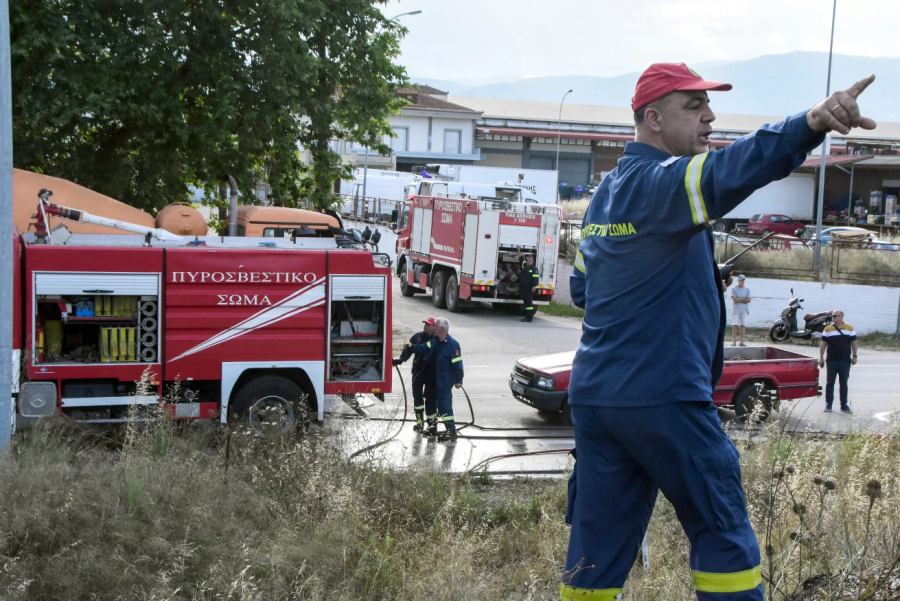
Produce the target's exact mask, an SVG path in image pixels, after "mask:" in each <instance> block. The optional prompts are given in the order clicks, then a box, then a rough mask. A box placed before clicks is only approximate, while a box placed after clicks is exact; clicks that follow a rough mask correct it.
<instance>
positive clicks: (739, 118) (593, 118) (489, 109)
mask: <svg viewBox="0 0 900 601" xmlns="http://www.w3.org/2000/svg"><path fill="white" fill-rule="evenodd" d="M448 100H449V101H450V102H452V103H454V104H457V105H462V106H464V107H467V108H469V109H471V110H475V111H480V112H481V113H482V118H481V119H480V120H479V125H486V126H491V125H493V126H500V127H503V126H506V127H520V128H521V127H526V128H529V129H531V128H537V129H549V128H550V126H549V125H548V124H552V125H553V126H555V125H556V123H557V121H558V120H559V119H560V116H559V115H560V107H559V103H556V102H543V101H536V100H500V99H495V98H465V97H462V96H450V97H448ZM782 119H784V117H783V116H782V117H774V116H764V115H733V114H727V113H720V114H717V115H716V121H715V123H714V124H713V126H714V128H715V129H716V130H718V131H719V132H728V133H733V134H740V135H743V134H747V133H750V132H752V131H756V130H757V129H759V128H760V127H761V126H762V125H764V124H766V123H774V122H776V121H780V120H782ZM501 121H506V123H501ZM529 121H530V122H536V123H534V124H528V123H523V122H529ZM595 128H602V129H603V130H606V133H630V132H633V131H634V113H633V112H632V110H631V109H630V108H625V107H616V106H598V105H591V104H564V105H563V107H562V131H563V132H566V131H571V132H575V131H592V130H593V129H595ZM610 128H612V129H610ZM615 130H620V131H615ZM564 135H565V134H564ZM832 139H833V140H834V142H835V143H838V144H841V143H845V142H846V141H851V142H853V141H858V142H862V143H877V142H882V143H888V144H900V123H894V122H882V123H879V124H878V127H877V128H876V129H874V130H872V131H867V130H864V129H854V130H853V131H851V132H850V134H848V135H847V136H840V135H833V136H832Z"/></svg>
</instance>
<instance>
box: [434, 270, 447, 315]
mask: <svg viewBox="0 0 900 601" xmlns="http://www.w3.org/2000/svg"><path fill="white" fill-rule="evenodd" d="M444 301H445V299H444V272H443V271H439V272H437V273H436V274H435V275H434V277H433V278H432V279H431V304H432V305H434V306H435V308H437V309H443V308H444V306H445V305H444Z"/></svg>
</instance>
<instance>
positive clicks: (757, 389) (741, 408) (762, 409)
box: [734, 384, 772, 425]
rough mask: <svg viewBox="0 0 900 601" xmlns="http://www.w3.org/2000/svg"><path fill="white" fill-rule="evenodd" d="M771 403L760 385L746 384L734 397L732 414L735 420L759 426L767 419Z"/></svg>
mask: <svg viewBox="0 0 900 601" xmlns="http://www.w3.org/2000/svg"><path fill="white" fill-rule="evenodd" d="M771 411H772V401H771V400H770V399H769V395H768V394H765V387H764V386H763V385H762V384H748V385H746V386H744V387H743V388H741V389H740V390H738V391H737V392H736V393H735V395H734V412H735V414H737V418H738V419H739V420H740V421H741V422H743V423H745V424H747V423H749V424H751V425H753V424H759V423H762V422H764V421H766V419H767V418H768V417H769V413H770V412H771Z"/></svg>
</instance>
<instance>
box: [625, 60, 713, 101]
mask: <svg viewBox="0 0 900 601" xmlns="http://www.w3.org/2000/svg"><path fill="white" fill-rule="evenodd" d="M730 89H731V84H730V83H719V82H717V81H706V80H705V79H703V78H702V77H700V74H699V73H697V72H696V71H694V70H693V69H691V68H690V67H688V66H687V65H685V64H684V63H654V64H652V65H650V66H649V67H647V69H646V70H645V71H644V72H643V73H641V76H640V77H639V78H638V82H637V85H635V86H634V96H632V98H631V110H633V111H637V110H639V109H642V108H644V107H645V106H647V105H648V104H650V103H651V102H655V101H657V100H659V99H660V98H662V97H663V96H668V95H669V94H671V93H672V92H675V91H678V90H682V91H697V90H708V91H713V92H727V91H728V90H730Z"/></svg>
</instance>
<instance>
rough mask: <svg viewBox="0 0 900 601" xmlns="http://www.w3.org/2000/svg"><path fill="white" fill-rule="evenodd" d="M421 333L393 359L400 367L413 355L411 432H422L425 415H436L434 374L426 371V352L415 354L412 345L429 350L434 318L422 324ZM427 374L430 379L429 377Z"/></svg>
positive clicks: (413, 336)
mask: <svg viewBox="0 0 900 601" xmlns="http://www.w3.org/2000/svg"><path fill="white" fill-rule="evenodd" d="M422 323H423V324H424V325H423V326H422V331H421V332H416V333H415V334H413V335H412V337H411V338H410V339H409V342H408V343H407V344H406V346H405V347H404V348H403V352H402V353H400V357H398V358H397V359H394V361H393V364H394V365H401V364H403V363H405V362H406V360H407V359H409V358H410V356H412V355H414V358H413V364H412V384H411V385H410V387H411V388H412V395H413V410H414V411H415V413H416V425H415V426H413V430H415V431H416V432H422V431H423V429H424V428H425V426H424V423H425V422H424V418H425V415H426V413H427V415H428V416H429V417H432V416H433V414H437V400H436V399H435V396H434V372H433V371H431V372H429V370H427V369H426V366H427V364H428V355H427V352H425V351H423V352H420V353H415V352H414V351H413V348H412V345H414V344H419V345H425V347H426V348H427V349H428V350H430V349H431V338H432V337H433V336H434V317H429V318H428V319H426V320H424V321H423V322H422ZM429 374H430V376H431V377H429Z"/></svg>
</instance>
